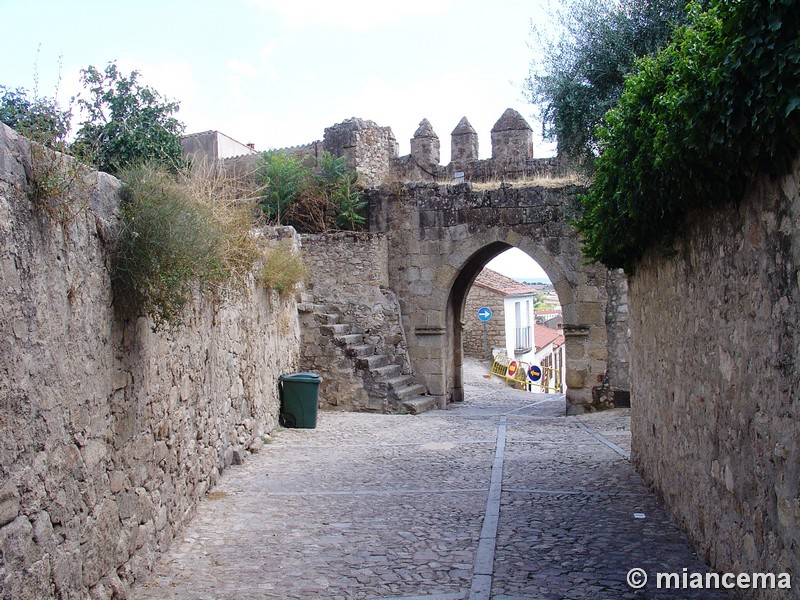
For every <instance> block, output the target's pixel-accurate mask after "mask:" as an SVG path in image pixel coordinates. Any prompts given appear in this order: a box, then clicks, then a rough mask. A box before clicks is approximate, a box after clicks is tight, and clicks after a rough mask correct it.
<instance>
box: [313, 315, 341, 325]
mask: <svg viewBox="0 0 800 600" xmlns="http://www.w3.org/2000/svg"><path fill="white" fill-rule="evenodd" d="M315 316H316V318H317V321H318V322H320V323H321V324H323V325H336V324H337V323H338V322H339V315H337V314H334V313H325V312H316V314H315Z"/></svg>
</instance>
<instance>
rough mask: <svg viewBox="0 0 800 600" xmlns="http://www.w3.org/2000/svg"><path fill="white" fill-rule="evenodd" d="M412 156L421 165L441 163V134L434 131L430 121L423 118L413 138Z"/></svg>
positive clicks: (433, 165) (428, 165)
mask: <svg viewBox="0 0 800 600" xmlns="http://www.w3.org/2000/svg"><path fill="white" fill-rule="evenodd" d="M411 156H412V158H413V159H414V160H415V161H416V162H417V164H418V165H419V166H421V167H428V168H429V167H435V166H437V165H438V164H439V157H440V155H439V136H438V135H436V133H435V132H434V131H433V127H431V124H430V121H428V119H422V121H420V123H419V127H418V128H417V131H416V132H415V133H414V137H413V138H411Z"/></svg>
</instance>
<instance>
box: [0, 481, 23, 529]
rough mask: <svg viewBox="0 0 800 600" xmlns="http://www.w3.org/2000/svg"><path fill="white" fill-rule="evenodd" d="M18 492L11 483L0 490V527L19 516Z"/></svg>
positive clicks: (7, 483)
mask: <svg viewBox="0 0 800 600" xmlns="http://www.w3.org/2000/svg"><path fill="white" fill-rule="evenodd" d="M19 507H20V505H19V491H18V490H17V486H15V485H14V484H13V483H11V482H10V481H9V482H6V483H5V485H3V487H2V488H0V527H2V526H4V525H6V524H7V523H10V522H11V521H13V520H14V519H16V518H17V516H18V515H19Z"/></svg>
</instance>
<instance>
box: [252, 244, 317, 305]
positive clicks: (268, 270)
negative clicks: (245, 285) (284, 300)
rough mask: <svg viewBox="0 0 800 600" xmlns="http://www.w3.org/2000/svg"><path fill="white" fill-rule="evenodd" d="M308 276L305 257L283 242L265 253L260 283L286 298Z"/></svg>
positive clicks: (259, 278)
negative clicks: (304, 262)
mask: <svg viewBox="0 0 800 600" xmlns="http://www.w3.org/2000/svg"><path fill="white" fill-rule="evenodd" d="M307 276H308V271H307V269H306V267H305V265H304V264H303V256H302V255H301V254H300V253H299V252H297V251H295V250H294V249H293V248H292V245H291V243H289V242H287V241H283V242H280V243H279V244H277V245H275V246H273V247H271V248H269V249H268V250H266V251H265V252H264V256H263V264H262V267H261V271H260V272H259V274H258V282H259V283H260V284H261V285H262V286H264V288H266V289H267V290H274V291H275V292H277V293H278V294H279V295H280V296H284V297H285V296H289V295H291V294H293V293H294V292H295V291H296V290H297V288H298V287H299V286H300V284H301V283H302V282H303V280H304V279H305V278H306V277H307Z"/></svg>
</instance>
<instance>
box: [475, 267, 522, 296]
mask: <svg viewBox="0 0 800 600" xmlns="http://www.w3.org/2000/svg"><path fill="white" fill-rule="evenodd" d="M474 285H479V286H481V287H483V288H486V289H489V290H493V291H495V292H500V293H501V294H504V295H506V296H531V295H533V294H534V292H535V291H536V290H534V289H533V287H532V286H530V285H526V284H524V283H520V282H519V281H515V280H514V279H511V278H510V277H506V276H505V275H501V274H500V273H498V272H497V271H492V270H491V269H484V270H483V271H481V272H480V274H479V275H478V277H477V278H476V279H475V283H474Z"/></svg>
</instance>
